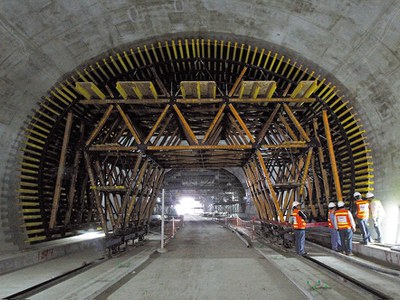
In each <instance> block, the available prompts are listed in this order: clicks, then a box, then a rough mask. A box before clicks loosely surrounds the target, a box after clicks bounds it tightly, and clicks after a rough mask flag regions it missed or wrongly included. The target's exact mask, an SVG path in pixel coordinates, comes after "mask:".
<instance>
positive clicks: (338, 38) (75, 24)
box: [0, 0, 400, 249]
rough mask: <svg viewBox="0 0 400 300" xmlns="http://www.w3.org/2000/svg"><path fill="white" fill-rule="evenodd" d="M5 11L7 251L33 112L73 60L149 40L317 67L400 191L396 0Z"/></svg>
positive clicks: (0, 19) (7, 6)
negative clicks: (235, 45) (222, 47)
mask: <svg viewBox="0 0 400 300" xmlns="http://www.w3.org/2000/svg"><path fill="white" fill-rule="evenodd" d="M0 8H1V9H0V11H1V13H0V34H1V36H2V43H1V46H0V47H1V52H0V55H1V59H0V61H1V71H0V72H1V76H0V86H1V89H0V93H1V100H0V101H1V110H0V123H1V124H0V133H1V144H0V149H1V152H0V153H1V154H0V155H1V160H0V175H2V178H3V180H2V182H1V191H2V198H1V207H2V214H1V221H2V226H3V232H2V233H0V238H1V239H2V240H4V241H5V243H4V245H3V248H4V249H9V248H10V249H11V248H13V247H14V245H15V244H16V241H15V238H18V235H17V234H16V233H17V232H18V229H17V228H16V224H15V222H14V221H13V220H14V219H15V216H16V215H17V211H18V209H17V207H15V205H14V199H13V195H14V190H15V188H16V184H15V180H16V170H15V169H16V167H15V166H16V165H17V161H18V158H17V157H16V152H17V149H18V147H19V141H20V135H21V132H22V131H21V128H22V127H23V126H24V121H25V120H26V117H27V115H29V114H32V112H31V111H32V109H34V108H36V107H37V104H36V103H37V102H38V101H39V100H40V98H41V97H42V96H43V95H45V94H46V91H47V90H48V89H49V88H50V87H51V86H52V85H53V84H54V83H55V82H57V81H58V80H61V79H62V78H63V77H64V76H65V74H67V73H68V72H71V71H72V70H73V69H75V68H76V67H77V66H79V65H81V64H83V63H84V62H87V61H90V60H92V59H94V58H95V57H97V56H98V55H100V54H101V53H104V52H106V51H110V49H115V48H119V47H121V46H123V45H126V44H135V43H137V44H138V45H139V44H143V41H144V40H151V41H155V40H160V39H163V38H166V37H169V38H171V37H174V36H179V37H181V36H182V37H185V36H193V35H194V34H196V35H204V34H206V35H207V36H209V37H211V38H212V37H218V38H221V39H224V38H229V39H233V40H237V41H240V42H243V43H246V44H257V45H258V46H264V45H268V48H270V49H276V50H277V51H278V52H279V53H281V54H284V55H287V56H290V57H293V58H296V60H297V61H299V62H302V63H303V64H305V65H307V66H311V67H313V69H315V70H317V71H319V72H320V73H321V74H322V76H324V77H327V78H328V79H329V80H331V81H332V82H333V83H334V85H339V86H341V87H340V89H341V90H342V92H343V93H344V94H346V98H348V99H350V101H351V105H353V106H354V107H355V111H357V112H358V114H359V116H360V118H361V120H362V123H363V124H364V126H365V127H366V129H367V131H368V140H369V142H370V144H371V147H372V148H373V150H374V155H375V156H374V162H375V171H376V174H377V179H376V180H375V187H376V188H377V192H379V193H380V195H381V198H385V197H387V198H388V199H389V200H391V199H393V198H394V197H395V196H396V195H398V193H399V191H398V189H397V188H396V182H398V180H399V179H400V178H399V175H398V169H399V167H400V165H398V162H397V161H398V155H399V154H398V153H399V151H398V150H399V148H400V146H399V143H400V142H399V140H398V130H399V125H398V123H397V122H396V121H397V119H398V118H397V115H398V113H399V103H400V102H399V101H397V98H398V96H399V92H398V91H399V88H398V86H399V81H398V78H399V68H398V67H399V54H398V48H399V44H400V36H399V35H398V34H397V33H398V31H399V30H398V29H399V27H400V24H399V21H398V17H397V16H398V13H399V10H400V3H399V2H398V1H391V2H384V3H376V2H375V1H362V2H361V1H319V2H318V3H312V2H308V1H302V2H296V3H293V2H292V1H247V2H246V3H243V2H242V1H183V0H182V1H169V2H167V3H164V2H161V1H134V2H128V3H121V2H118V3H114V2H109V1H98V2H95V3H91V2H80V3H77V2H73V3H69V2H64V1H34V2H30V3H24V5H21V4H20V3H17V2H16V1H2V2H1V3H0ZM383 146H384V147H383Z"/></svg>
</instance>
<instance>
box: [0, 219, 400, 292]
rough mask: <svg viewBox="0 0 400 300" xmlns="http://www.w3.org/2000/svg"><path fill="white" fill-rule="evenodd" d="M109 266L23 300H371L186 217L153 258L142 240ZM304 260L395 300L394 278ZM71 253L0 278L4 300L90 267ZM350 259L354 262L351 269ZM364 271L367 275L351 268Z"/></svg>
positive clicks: (317, 252) (280, 253)
mask: <svg viewBox="0 0 400 300" xmlns="http://www.w3.org/2000/svg"><path fill="white" fill-rule="evenodd" d="M146 239H148V241H146V242H145V243H144V244H142V243H137V244H136V246H135V247H129V248H128V251H126V252H122V253H120V254H119V255H117V256H114V257H113V258H111V259H106V260H102V261H101V262H99V263H96V264H95V265H94V266H92V267H91V268H90V269H88V270H86V271H85V272H82V273H80V274H76V275H75V276H73V277H71V278H69V279H66V280H64V281H62V282H60V283H58V284H56V285H54V286H52V287H50V288H48V289H46V290H44V291H42V292H40V293H38V294H35V295H34V296H30V297H28V299H32V300H39V299H46V300H48V299H70V300H71V299H175V300H176V299H178V300H180V299H182V300H183V299H185V300H186V299H363V300H366V299H374V298H373V297H372V296H371V295H367V294H363V293H362V292H360V291H359V290H358V289H354V288H352V287H349V286H347V285H346V284H343V281H341V280H339V279H337V278H333V277H332V276H331V275H330V274H328V273H326V271H324V269H323V268H320V267H315V265H313V264H310V262H309V261H308V260H306V259H304V258H302V257H299V256H297V255H295V254H294V251H293V249H280V250H279V249H278V248H277V249H275V250H274V248H275V247H270V246H268V245H265V244H261V243H257V242H256V241H254V242H253V248H246V245H245V244H244V243H243V242H242V241H241V240H240V239H238V238H237V236H236V235H235V234H234V233H232V232H231V231H230V230H227V229H226V228H224V227H222V226H221V225H219V224H217V223H215V222H213V221H212V220H207V219H204V218H201V217H191V218H188V217H186V221H185V226H184V227H183V228H182V229H181V230H180V231H178V233H177V235H176V237H175V238H174V239H171V240H170V241H169V243H168V244H167V246H166V249H167V250H168V251H167V252H166V253H163V254H159V253H157V252H156V249H157V248H158V247H159V245H160V243H159V240H157V239H159V235H157V234H150V235H148V236H147V238H146ZM306 248H307V251H308V252H309V254H310V255H311V256H312V257H314V258H316V259H318V260H320V261H323V262H324V263H325V264H328V265H330V266H331V267H335V266H336V267H337V266H340V269H341V270H342V271H343V272H345V273H346V274H348V275H350V276H352V277H355V278H357V279H358V280H361V281H364V282H366V283H368V284H371V286H375V284H376V285H377V287H384V291H385V293H387V294H388V295H390V296H392V297H393V298H394V299H399V298H398V297H400V294H399V293H398V292H397V290H398V286H399V277H398V276H396V277H393V276H387V275H385V274H382V273H380V272H376V271H374V270H372V269H373V268H372V265H370V262H368V261H364V259H363V258H361V257H353V258H351V259H350V258H348V257H345V256H342V255H340V254H336V253H334V254H335V255H329V251H328V252H327V251H326V250H325V249H324V248H322V247H320V246H318V247H316V245H314V244H309V243H307V245H306ZM93 255H94V252H93V251H92V252H90V251H89V252H88V251H79V252H77V253H74V254H69V255H66V256H65V257H59V258H55V259H52V260H49V261H47V262H44V263H40V264H36V265H33V266H29V267H27V268H24V269H22V270H18V271H15V272H11V273H9V274H4V275H2V276H0V297H1V298H4V297H6V296H9V295H11V294H13V293H16V292H19V291H21V290H23V289H25V288H28V287H29V286H31V285H35V284H38V283H40V282H43V281H45V280H48V279H50V278H52V277H55V276H58V275H60V274H62V273H64V272H68V271H70V270H72V269H74V268H76V267H78V266H79V265H80V264H82V262H88V261H90V260H94V259H95V257H93ZM353 260H357V261H359V262H358V263H357V264H356V265H354V264H353ZM361 262H362V264H367V270H365V268H364V269H363V268H360V267H359V266H357V265H360V264H361Z"/></svg>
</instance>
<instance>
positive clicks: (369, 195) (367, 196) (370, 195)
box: [365, 192, 374, 198]
mask: <svg viewBox="0 0 400 300" xmlns="http://www.w3.org/2000/svg"><path fill="white" fill-rule="evenodd" d="M372 197H374V194H372V193H371V192H368V193H367V194H366V195H365V198H372Z"/></svg>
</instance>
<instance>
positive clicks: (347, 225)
mask: <svg viewBox="0 0 400 300" xmlns="http://www.w3.org/2000/svg"><path fill="white" fill-rule="evenodd" d="M337 207H338V209H337V210H336V212H335V221H336V222H335V224H334V226H335V228H336V229H337V230H338V231H339V236H340V242H341V243H342V249H343V251H344V253H345V254H346V255H353V244H352V243H353V232H354V231H356V223H355V222H354V219H353V216H352V214H351V213H350V211H349V210H347V209H345V208H344V202H343V201H339V202H338V204H337Z"/></svg>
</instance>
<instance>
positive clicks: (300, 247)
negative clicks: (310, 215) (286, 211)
mask: <svg viewBox="0 0 400 300" xmlns="http://www.w3.org/2000/svg"><path fill="white" fill-rule="evenodd" d="M300 206H301V203H300V202H298V201H294V202H293V212H292V214H291V218H290V222H291V223H292V224H293V229H294V238H295V248H296V253H297V254H299V255H302V256H304V255H306V254H307V252H306V251H305V243H306V220H307V216H306V215H305V213H304V212H302V211H301V210H300Z"/></svg>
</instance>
